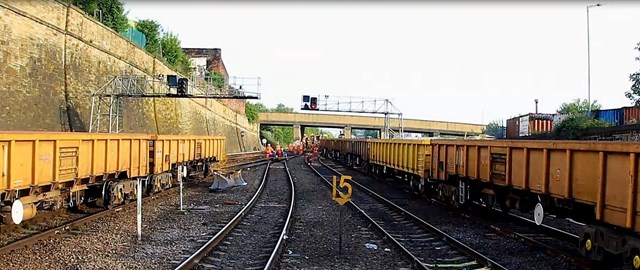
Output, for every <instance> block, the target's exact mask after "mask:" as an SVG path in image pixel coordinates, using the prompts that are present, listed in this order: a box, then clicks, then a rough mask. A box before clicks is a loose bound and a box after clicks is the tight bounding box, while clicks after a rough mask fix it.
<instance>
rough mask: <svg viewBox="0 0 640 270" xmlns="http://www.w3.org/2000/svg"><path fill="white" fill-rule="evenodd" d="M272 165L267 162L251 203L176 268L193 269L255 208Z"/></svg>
mask: <svg viewBox="0 0 640 270" xmlns="http://www.w3.org/2000/svg"><path fill="white" fill-rule="evenodd" d="M270 165H271V162H269V163H268V164H267V168H266V169H265V170H264V175H263V176H262V182H261V183H260V186H259V187H258V190H257V191H256V193H255V194H254V195H253V197H252V198H251V200H250V201H249V203H247V205H245V206H244V207H243V208H242V209H241V210H240V212H238V214H236V215H235V217H233V218H232V219H231V221H229V223H227V225H225V226H224V227H223V228H222V230H220V231H219V232H218V233H217V234H216V235H214V236H213V237H212V238H211V239H210V240H209V241H207V243H205V244H204V245H203V246H202V247H200V248H199V249H198V250H197V251H196V252H194V253H193V254H192V255H191V256H189V257H188V258H186V259H185V260H184V261H182V263H180V265H178V266H177V267H176V268H175V270H184V269H192V268H194V267H195V266H197V265H198V262H200V260H202V259H203V258H205V257H206V256H207V254H208V253H209V252H210V251H211V250H213V248H215V247H216V246H217V245H218V244H219V243H220V242H222V240H223V239H224V237H225V236H227V234H229V233H230V232H231V230H233V228H235V227H236V226H237V225H238V223H240V221H241V220H242V217H244V215H245V214H246V213H247V212H249V210H251V208H253V206H254V205H255V203H256V202H257V201H258V197H260V194H262V190H263V189H264V186H265V184H266V182H267V176H268V175H269V166H270Z"/></svg>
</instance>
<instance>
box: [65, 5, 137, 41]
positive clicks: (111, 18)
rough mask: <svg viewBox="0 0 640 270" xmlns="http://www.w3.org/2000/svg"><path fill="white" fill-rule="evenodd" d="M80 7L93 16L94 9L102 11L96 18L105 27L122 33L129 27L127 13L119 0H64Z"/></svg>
mask: <svg viewBox="0 0 640 270" xmlns="http://www.w3.org/2000/svg"><path fill="white" fill-rule="evenodd" d="M66 1H67V2H68V3H70V4H73V5H75V6H77V7H79V8H80V9H82V10H83V11H84V12H86V13H87V14H89V15H91V16H93V15H94V13H95V14H98V13H96V11H99V12H101V13H102V18H101V17H100V15H98V16H97V18H96V19H98V20H102V23H103V24H104V25H106V26H107V27H109V28H111V29H113V30H115V31H116V32H118V33H122V32H124V31H125V30H127V28H128V27H129V21H128V19H127V14H126V13H125V12H124V6H123V5H122V3H121V2H120V1H119V0H66Z"/></svg>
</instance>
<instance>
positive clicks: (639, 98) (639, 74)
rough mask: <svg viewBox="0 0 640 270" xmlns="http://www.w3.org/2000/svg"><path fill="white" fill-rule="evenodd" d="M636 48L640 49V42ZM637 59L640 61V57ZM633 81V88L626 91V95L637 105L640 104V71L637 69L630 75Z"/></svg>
mask: <svg viewBox="0 0 640 270" xmlns="http://www.w3.org/2000/svg"><path fill="white" fill-rule="evenodd" d="M633 49H634V50H637V51H640V43H638V44H636V47H635V48H633ZM636 60H637V61H640V57H636ZM629 80H630V81H631V89H630V90H629V91H627V92H625V93H624V95H625V96H626V97H627V98H628V99H630V100H631V101H633V104H634V105H635V106H640V71H636V72H634V73H632V74H630V75H629Z"/></svg>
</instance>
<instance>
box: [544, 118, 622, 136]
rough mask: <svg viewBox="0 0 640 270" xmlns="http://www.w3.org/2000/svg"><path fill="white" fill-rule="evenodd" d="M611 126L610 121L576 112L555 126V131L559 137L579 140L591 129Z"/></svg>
mask: <svg viewBox="0 0 640 270" xmlns="http://www.w3.org/2000/svg"><path fill="white" fill-rule="evenodd" d="M610 126H611V124H610V123H609V122H606V121H602V120H599V119H592V118H589V117H588V116H587V115H584V114H575V115H570V116H569V117H567V118H566V119H565V120H563V121H562V122H560V123H559V124H557V125H556V126H554V127H553V133H554V135H555V136H556V137H557V138H558V139H567V140H577V139H580V138H581V137H582V134H584V133H585V132H586V131H588V130H589V129H592V128H601V127H610Z"/></svg>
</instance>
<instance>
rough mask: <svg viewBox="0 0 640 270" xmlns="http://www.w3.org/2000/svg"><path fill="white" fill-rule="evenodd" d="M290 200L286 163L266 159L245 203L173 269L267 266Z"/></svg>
mask: <svg viewBox="0 0 640 270" xmlns="http://www.w3.org/2000/svg"><path fill="white" fill-rule="evenodd" d="M283 189H288V192H285V191H284V190H283ZM294 201H295V189H294V184H293V180H292V178H291V174H290V172H289V167H288V165H287V162H286V161H282V162H269V163H268V165H267V168H266V169H265V172H264V175H263V177H262V182H261V184H260V187H259V188H258V190H257V191H256V194H255V195H254V196H253V197H252V198H251V200H250V201H249V203H247V205H246V206H245V207H244V208H242V210H241V211H240V212H239V213H238V214H237V215H236V216H235V217H234V218H232V219H231V221H229V223H227V224H226V225H225V226H224V227H223V228H222V229H221V230H220V231H219V232H218V233H217V234H216V235H214V236H213V237H212V238H210V239H208V240H206V243H205V244H204V245H203V246H202V247H200V248H199V249H198V250H197V251H196V252H195V253H193V254H192V255H191V256H189V257H188V258H186V259H185V260H184V261H183V262H182V263H181V264H180V265H178V266H177V267H176V268H175V269H176V270H182V269H200V268H211V267H216V268H228V269H269V268H271V267H272V266H273V265H274V264H275V262H276V261H277V259H278V258H279V256H280V251H281V249H282V244H283V241H284V239H286V233H287V231H288V230H289V224H290V219H291V216H292V213H293V209H294ZM203 240H204V239H203Z"/></svg>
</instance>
